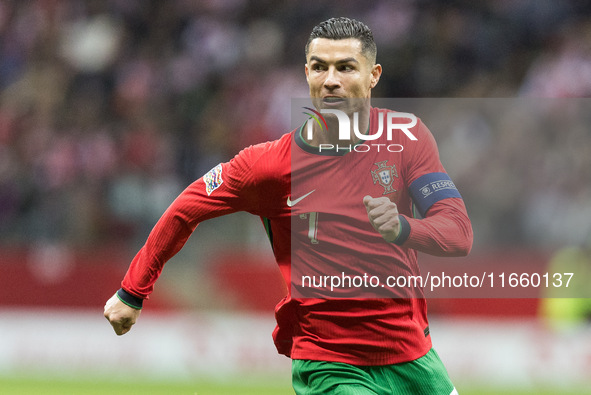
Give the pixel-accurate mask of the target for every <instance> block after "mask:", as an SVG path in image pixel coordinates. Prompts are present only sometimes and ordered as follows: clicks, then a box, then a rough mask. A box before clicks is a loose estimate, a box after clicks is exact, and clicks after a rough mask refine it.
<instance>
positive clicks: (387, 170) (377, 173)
mask: <svg viewBox="0 0 591 395" xmlns="http://www.w3.org/2000/svg"><path fill="white" fill-rule="evenodd" d="M387 163H388V160H384V161H382V162H376V163H374V164H375V165H376V166H377V167H378V168H377V169H375V170H371V177H372V178H373V183H374V185H375V184H376V183H379V184H380V185H381V186H383V187H384V193H383V195H387V194H389V193H393V192H396V189H394V188H393V187H392V182H394V177H396V178H398V172H397V171H396V166H395V165H392V166H386V164H387Z"/></svg>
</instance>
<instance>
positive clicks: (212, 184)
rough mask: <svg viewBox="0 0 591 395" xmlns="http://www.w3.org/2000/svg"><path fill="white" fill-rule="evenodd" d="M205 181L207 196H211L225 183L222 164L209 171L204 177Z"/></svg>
mask: <svg viewBox="0 0 591 395" xmlns="http://www.w3.org/2000/svg"><path fill="white" fill-rule="evenodd" d="M203 181H204V182H205V191H206V192H207V196H209V195H211V193H212V192H213V191H215V190H216V189H218V188H219V187H220V185H222V184H223V182H224V180H223V179H222V164H221V163H220V164H219V165H217V166H216V167H214V168H213V169H211V170H210V171H208V172H207V174H205V175H204V176H203Z"/></svg>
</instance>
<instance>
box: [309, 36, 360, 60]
mask: <svg viewBox="0 0 591 395" xmlns="http://www.w3.org/2000/svg"><path fill="white" fill-rule="evenodd" d="M361 49H362V44H361V41H360V40H358V39H356V38H345V39H342V40H331V39H328V38H315V39H314V40H312V41H311V42H310V46H309V47H308V56H307V60H310V58H311V57H312V56H315V57H318V58H320V59H322V60H326V61H335V60H338V59H345V58H355V59H357V60H361V58H365V56H364V55H363V54H362V51H361Z"/></svg>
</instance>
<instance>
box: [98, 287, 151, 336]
mask: <svg viewBox="0 0 591 395" xmlns="http://www.w3.org/2000/svg"><path fill="white" fill-rule="evenodd" d="M141 312H142V311H141V310H138V309H134V308H133V307H130V306H128V305H126V304H125V303H123V302H122V301H121V300H119V298H118V297H117V294H115V295H113V296H111V299H109V300H107V303H105V318H106V319H107V320H108V321H109V322H110V323H111V326H112V327H113V329H114V330H115V333H116V334H117V335H119V336H121V335H124V334H126V333H127V332H129V331H130V330H131V327H132V326H133V324H135V322H136V321H137V319H138V317H139V316H140V313H141Z"/></svg>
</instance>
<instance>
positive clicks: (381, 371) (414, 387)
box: [292, 349, 457, 395]
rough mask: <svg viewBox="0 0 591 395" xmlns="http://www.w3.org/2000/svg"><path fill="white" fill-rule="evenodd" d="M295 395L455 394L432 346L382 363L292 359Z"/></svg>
mask: <svg viewBox="0 0 591 395" xmlns="http://www.w3.org/2000/svg"><path fill="white" fill-rule="evenodd" d="M292 378H293V389H294V390H295V392H296V394H297V395H392V394H396V395H398V394H400V395H407V394H408V395H421V394H424V395H454V394H457V391H456V390H455V388H454V385H453V384H452V382H451V380H450V378H449V376H448V374H447V370H445V366H443V363H442V362H441V359H439V355H437V352H436V351H435V350H434V349H431V350H430V351H429V352H428V353H427V354H425V355H424V356H422V357H421V358H419V359H416V360H414V361H411V362H404V363H399V364H394V365H384V366H354V365H349V364H346V363H339V362H323V361H309V360H300V359H294V360H293V361H292Z"/></svg>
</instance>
